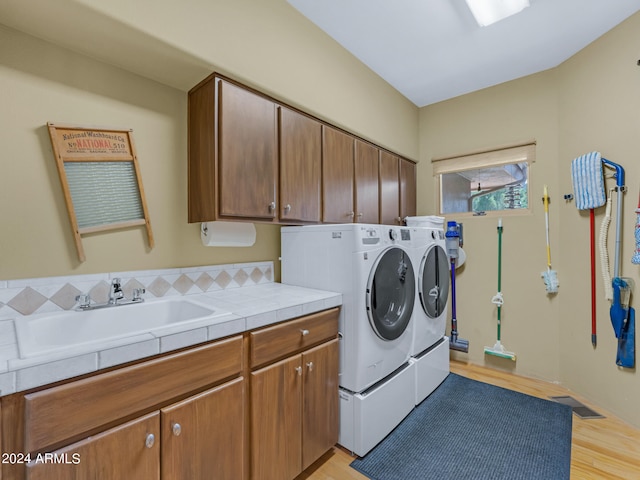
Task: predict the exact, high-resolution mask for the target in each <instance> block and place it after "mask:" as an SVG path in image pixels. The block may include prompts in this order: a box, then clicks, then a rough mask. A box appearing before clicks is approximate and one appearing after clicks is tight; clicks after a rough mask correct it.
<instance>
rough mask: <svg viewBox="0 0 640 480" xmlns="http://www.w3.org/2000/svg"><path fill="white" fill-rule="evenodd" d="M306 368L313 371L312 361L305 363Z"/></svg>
mask: <svg viewBox="0 0 640 480" xmlns="http://www.w3.org/2000/svg"><path fill="white" fill-rule="evenodd" d="M307 368H308V369H309V371H310V372H313V362H309V363H307Z"/></svg>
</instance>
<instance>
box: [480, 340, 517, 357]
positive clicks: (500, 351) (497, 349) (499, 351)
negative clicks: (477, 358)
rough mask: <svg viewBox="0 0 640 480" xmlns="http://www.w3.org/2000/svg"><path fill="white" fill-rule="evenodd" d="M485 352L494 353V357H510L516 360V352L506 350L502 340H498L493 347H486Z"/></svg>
mask: <svg viewBox="0 0 640 480" xmlns="http://www.w3.org/2000/svg"><path fill="white" fill-rule="evenodd" d="M484 353H485V354H487V355H493V356H494V357H500V358H508V359H509V360H513V361H514V362H515V361H516V354H515V353H513V352H508V351H507V350H505V349H504V347H503V346H502V344H501V343H500V340H498V341H497V342H496V344H495V345H494V346H493V347H484Z"/></svg>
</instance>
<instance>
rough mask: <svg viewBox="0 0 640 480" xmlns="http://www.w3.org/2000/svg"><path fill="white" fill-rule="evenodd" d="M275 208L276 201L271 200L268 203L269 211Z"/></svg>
mask: <svg viewBox="0 0 640 480" xmlns="http://www.w3.org/2000/svg"><path fill="white" fill-rule="evenodd" d="M275 209H276V202H271V203H270V204H269V211H270V212H273V211H274V210H275Z"/></svg>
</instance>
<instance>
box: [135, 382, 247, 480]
mask: <svg viewBox="0 0 640 480" xmlns="http://www.w3.org/2000/svg"><path fill="white" fill-rule="evenodd" d="M161 412H162V417H161V423H162V430H161V431H162V480H184V479H189V480H209V479H212V478H215V479H220V480H223V479H227V480H241V479H242V478H244V474H243V471H244V456H243V452H244V447H245V444H244V440H243V439H244V379H243V378H242V377H241V378H237V379H235V380H233V381H231V382H228V383H225V384H223V385H220V386H219V387H216V388H213V389H210V390H207V391H205V392H203V393H201V394H199V395H195V396H193V397H189V398H187V399H185V400H183V401H182V402H179V403H176V404H174V405H171V406H169V407H166V408H163V409H162V410H161ZM123 478H124V477H123ZM128 478H134V477H128Z"/></svg>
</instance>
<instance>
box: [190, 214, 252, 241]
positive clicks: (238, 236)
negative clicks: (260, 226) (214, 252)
mask: <svg viewBox="0 0 640 480" xmlns="http://www.w3.org/2000/svg"><path fill="white" fill-rule="evenodd" d="M200 238H201V240H202V244H203V245H204V246H208V247H251V246H253V245H255V242H256V228H255V225H254V224H253V223H247V222H227V221H220V220H218V221H214V222H202V223H201V224H200Z"/></svg>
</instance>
